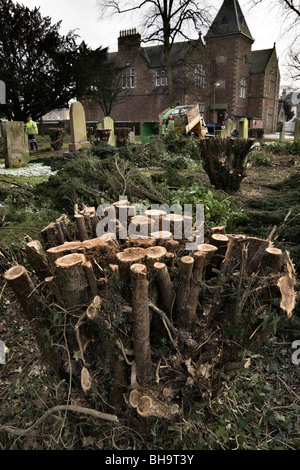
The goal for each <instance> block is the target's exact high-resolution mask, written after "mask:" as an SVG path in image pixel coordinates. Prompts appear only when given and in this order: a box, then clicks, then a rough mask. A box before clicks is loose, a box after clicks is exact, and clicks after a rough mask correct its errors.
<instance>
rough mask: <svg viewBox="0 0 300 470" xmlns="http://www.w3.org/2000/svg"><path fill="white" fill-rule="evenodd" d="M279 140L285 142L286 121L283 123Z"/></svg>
mask: <svg viewBox="0 0 300 470" xmlns="http://www.w3.org/2000/svg"><path fill="white" fill-rule="evenodd" d="M279 142H281V143H283V142H285V122H282V123H281V129H280V134H279Z"/></svg>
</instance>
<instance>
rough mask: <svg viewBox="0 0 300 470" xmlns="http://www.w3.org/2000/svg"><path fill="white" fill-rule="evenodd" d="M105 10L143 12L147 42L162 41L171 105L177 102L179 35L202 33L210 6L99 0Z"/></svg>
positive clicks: (191, 1)
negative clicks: (174, 57)
mask: <svg viewBox="0 0 300 470" xmlns="http://www.w3.org/2000/svg"><path fill="white" fill-rule="evenodd" d="M97 1H98V5H99V7H100V8H101V12H108V13H110V14H126V13H129V12H140V13H141V15H144V16H143V25H144V28H145V29H144V35H143V41H144V42H152V41H155V42H160V43H162V44H163V47H164V59H165V67H166V74H167V79H168V96H169V105H170V106H173V105H174V100H175V93H174V77H173V64H172V60H171V49H172V45H173V44H174V42H175V40H176V39H177V38H185V39H188V38H190V34H191V32H192V31H197V32H199V31H200V30H201V29H203V28H204V27H206V26H208V24H209V20H210V14H209V9H208V7H207V5H206V3H205V1H201V2H200V1H197V0H143V1H138V0H134V1H129V0H97Z"/></svg>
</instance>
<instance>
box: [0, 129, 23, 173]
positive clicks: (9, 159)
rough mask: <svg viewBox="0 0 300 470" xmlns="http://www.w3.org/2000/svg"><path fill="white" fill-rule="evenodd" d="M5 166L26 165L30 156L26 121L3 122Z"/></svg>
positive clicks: (16, 166) (17, 166)
mask: <svg viewBox="0 0 300 470" xmlns="http://www.w3.org/2000/svg"><path fill="white" fill-rule="evenodd" d="M2 135H3V143H4V159H5V168H20V167H22V166H25V165H26V158H27V157H29V147H28V141H27V136H26V135H25V128H24V122H22V121H4V122H3V123H2Z"/></svg>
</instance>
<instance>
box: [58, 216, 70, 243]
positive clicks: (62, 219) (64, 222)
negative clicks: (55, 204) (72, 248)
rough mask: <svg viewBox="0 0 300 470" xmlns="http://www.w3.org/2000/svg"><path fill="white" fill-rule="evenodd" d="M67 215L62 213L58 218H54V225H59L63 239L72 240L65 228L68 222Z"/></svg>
mask: <svg viewBox="0 0 300 470" xmlns="http://www.w3.org/2000/svg"><path fill="white" fill-rule="evenodd" d="M69 222H70V221H69V219H68V216H67V215H66V214H62V215H61V216H60V217H58V219H56V222H55V225H56V226H59V227H60V231H61V232H62V234H63V239H64V241H68V242H70V241H72V236H71V234H70V232H69V230H68V228H67V225H68V223H69Z"/></svg>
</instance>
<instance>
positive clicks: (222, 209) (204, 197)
mask: <svg viewBox="0 0 300 470" xmlns="http://www.w3.org/2000/svg"><path fill="white" fill-rule="evenodd" d="M186 183H188V184H186V185H185V184H184V182H183V184H182V186H181V187H180V188H178V189H176V190H173V191H171V204H180V205H181V206H182V207H183V206H184V204H192V206H193V208H196V205H197V204H203V205H204V215H205V223H206V228H209V227H211V226H213V225H225V226H226V227H227V230H228V231H232V229H233V227H234V226H235V225H236V224H237V223H240V222H241V221H242V220H244V219H245V217H246V214H245V211H244V210H243V209H242V208H241V207H240V206H239V204H238V203H237V202H235V201H234V199H233V198H228V197H224V194H223V193H222V192H218V191H215V190H213V189H212V188H211V187H210V186H208V185H207V184H206V183H204V182H203V181H201V180H194V181H192V183H190V181H189V180H187V181H186Z"/></svg>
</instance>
